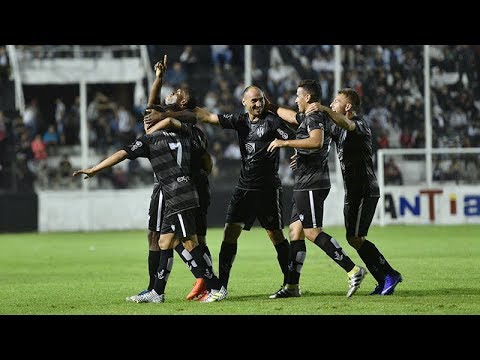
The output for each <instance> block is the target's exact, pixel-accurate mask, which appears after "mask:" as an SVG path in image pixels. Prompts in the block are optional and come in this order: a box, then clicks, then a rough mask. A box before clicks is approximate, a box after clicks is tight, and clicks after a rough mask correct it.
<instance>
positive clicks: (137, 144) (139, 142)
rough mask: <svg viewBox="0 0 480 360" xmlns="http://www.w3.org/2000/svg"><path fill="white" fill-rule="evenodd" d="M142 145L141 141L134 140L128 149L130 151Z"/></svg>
mask: <svg viewBox="0 0 480 360" xmlns="http://www.w3.org/2000/svg"><path fill="white" fill-rule="evenodd" d="M142 145H143V143H142V142H141V141H135V144H133V145H132V146H131V148H130V150H132V151H135V150H137V149H138V148H139V147H141V146H142Z"/></svg>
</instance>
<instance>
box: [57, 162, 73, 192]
mask: <svg viewBox="0 0 480 360" xmlns="http://www.w3.org/2000/svg"><path fill="white" fill-rule="evenodd" d="M72 170H73V167H72V163H71V162H70V159H69V157H68V155H62V158H61V160H60V162H59V163H58V171H57V182H58V184H59V185H60V186H61V187H70V186H71V185H72V184H73V183H72V177H71V176H72V172H73V171H72Z"/></svg>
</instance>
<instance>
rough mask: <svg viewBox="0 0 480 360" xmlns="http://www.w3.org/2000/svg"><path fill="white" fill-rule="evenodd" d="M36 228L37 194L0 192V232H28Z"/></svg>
mask: <svg viewBox="0 0 480 360" xmlns="http://www.w3.org/2000/svg"><path fill="white" fill-rule="evenodd" d="M37 228H38V198H37V194H35V193H33V192H32V193H5V194H0V232H29V231H37Z"/></svg>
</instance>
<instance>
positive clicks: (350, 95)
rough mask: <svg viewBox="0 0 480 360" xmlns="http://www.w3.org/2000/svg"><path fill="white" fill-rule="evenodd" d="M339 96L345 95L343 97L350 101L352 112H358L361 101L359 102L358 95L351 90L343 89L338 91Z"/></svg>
mask: <svg viewBox="0 0 480 360" xmlns="http://www.w3.org/2000/svg"><path fill="white" fill-rule="evenodd" d="M338 93H339V94H342V95H345V97H346V98H347V99H348V100H349V101H350V103H351V104H352V111H353V112H359V111H360V106H361V105H362V101H361V100H360V95H358V93H357V92H356V91H355V90H353V89H352V88H343V89H340V90H338Z"/></svg>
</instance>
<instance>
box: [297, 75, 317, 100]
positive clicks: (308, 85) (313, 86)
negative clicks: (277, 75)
mask: <svg viewBox="0 0 480 360" xmlns="http://www.w3.org/2000/svg"><path fill="white" fill-rule="evenodd" d="M298 87H299V88H300V87H301V88H303V90H305V91H306V92H307V94H309V95H310V96H311V97H312V100H313V101H314V102H315V101H320V100H321V98H322V86H321V85H320V83H319V82H318V81H317V80H312V79H306V80H302V81H300V83H299V84H298Z"/></svg>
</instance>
